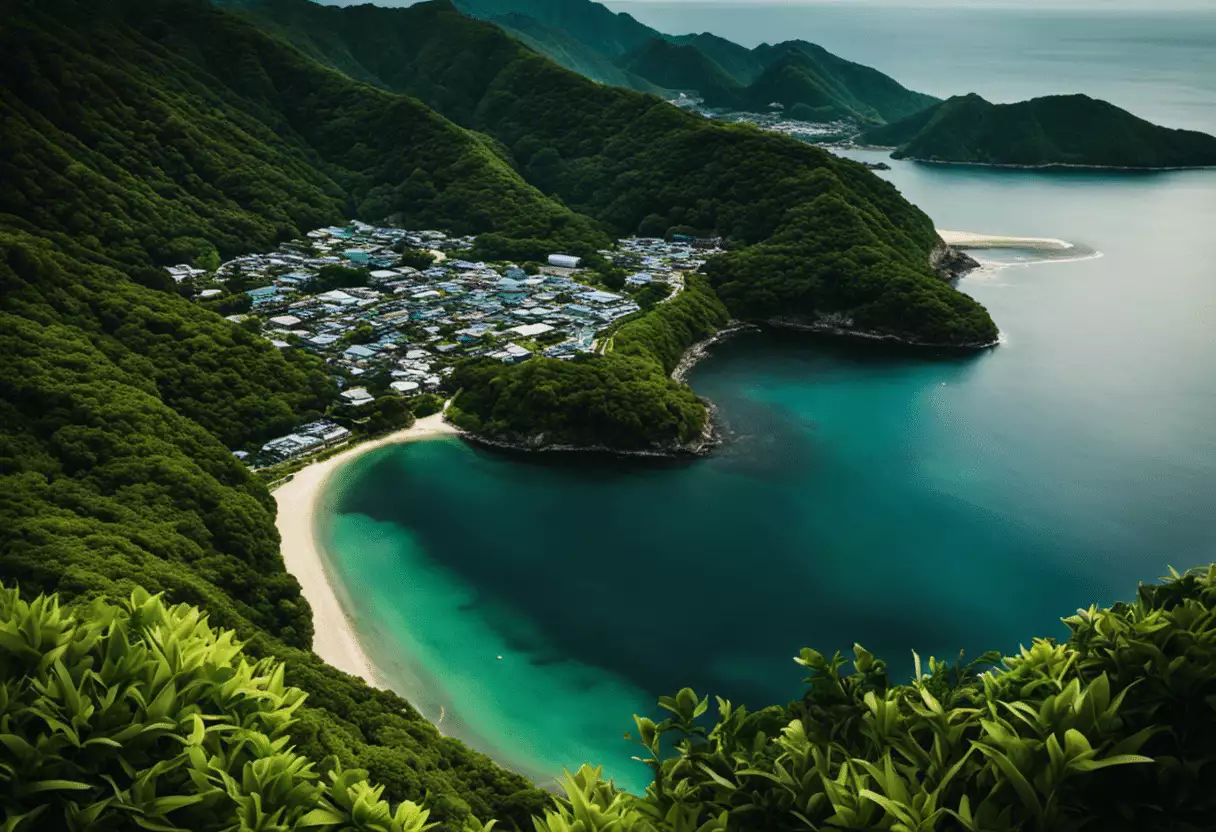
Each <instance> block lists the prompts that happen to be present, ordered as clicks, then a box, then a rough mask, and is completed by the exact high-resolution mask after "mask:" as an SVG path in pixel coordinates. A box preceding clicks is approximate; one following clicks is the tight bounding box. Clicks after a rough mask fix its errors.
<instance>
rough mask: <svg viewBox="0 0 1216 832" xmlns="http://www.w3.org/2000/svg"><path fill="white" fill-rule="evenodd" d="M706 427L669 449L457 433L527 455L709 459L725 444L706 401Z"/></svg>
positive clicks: (473, 440)
mask: <svg viewBox="0 0 1216 832" xmlns="http://www.w3.org/2000/svg"><path fill="white" fill-rule="evenodd" d="M705 407H706V411H707V412H706V419H705V427H703V428H702V429H701V435H700V436H699V437H698V438H697V439H695V440H694V441H692V442H687V443H682V444H680V443H672V444H670V445H667V446H654V447H651V448H635V449H626V448H612V447H609V446H608V445H566V444H549V443H547V442H546V441H545V435H544V434H543V433H539V434H535V435H532V436H511V437H504V436H484V435H482V434H479V433H474V432H472V431H469V430H465V429H464V428H457V429H456V433H457V434H458V435H459V436H460V437H461V438H462V439H466V440H468V441H469V442H473V443H474V444H477V445H484V446H485V447H487V448H496V449H498V450H501V451H522V452H525V453H600V454H611V455H612V456H622V457H647V458H651V459H685V458H692V457H699V456H705V455H707V454H708V453H710V451H712V450H713V449H714V448H716V447H717V446H718V445H720V444H722V440H721V438H720V437H719V436H718V432H717V431H716V430H715V429H714V407H713V405H712V404H711V403H709V402H706V403H705Z"/></svg>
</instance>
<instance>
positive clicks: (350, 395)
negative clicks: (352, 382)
mask: <svg viewBox="0 0 1216 832" xmlns="http://www.w3.org/2000/svg"><path fill="white" fill-rule="evenodd" d="M342 398H344V399H346V403H347V404H351V405H354V406H355V407H362V406H363V405H365V404H371V403H372V402H374V401H375V400H376V399H375V397H373V396H372V394H371V393H369V392H367V388H366V387H352V388H351V389H350V390H344V391H342Z"/></svg>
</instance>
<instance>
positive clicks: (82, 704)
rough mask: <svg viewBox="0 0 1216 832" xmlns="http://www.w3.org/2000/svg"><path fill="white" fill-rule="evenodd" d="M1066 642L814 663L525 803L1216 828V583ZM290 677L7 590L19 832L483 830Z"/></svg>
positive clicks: (585, 820)
mask: <svg viewBox="0 0 1216 832" xmlns="http://www.w3.org/2000/svg"><path fill="white" fill-rule="evenodd" d="M1065 623H1066V624H1067V625H1068V627H1069V628H1070V630H1071V631H1072V632H1071V635H1070V637H1069V639H1068V640H1067V641H1066V642H1065V643H1062V644H1059V643H1056V642H1055V641H1054V640H1051V639H1039V640H1035V641H1034V643H1033V644H1032V646H1031V647H1029V648H1023V650H1022V651H1021V653H1020V654H1019V655H1016V656H1011V657H1008V658H1005V659H1002V658H1001V657H1000V656H999V655H997V654H988V655H985V656H983V657H981V658H980V659H979V660H977V661H976V662H973V663H971V664H969V665H962V664H961V663H960V664H959V665H954V666H951V665H949V664H947V663H945V662H938V661H936V660H933V659H930V661H929V666H928V672H927V673H922V672H921V670H920V667H919V663H918V667H917V672H916V677H915V678H914V679H913V680H912V682H911V683H909V684H903V685H899V684H893V683H892V682H891V680H890V678H889V677H888V675H887V672H886V667H885V665H884V663H883V662H882V661H881V660H880V659H877V658H875V657H874V656H872V655H870V654H869V653H868V652H866V651H865V650H864V649H863V648H861V647H860V646H858V647H856V648H855V654H856V656H855V659H854V661H853V666H854V670H853V672H845V671H844V668H845V665H846V660H845V659H844V658H843V657H842V656H840V655H839V654H837V655H836V656H835V657H833V658H831V659H829V658H827V657H825V656H823V655H821V654H819V653H817V652H815V651H814V650H810V649H805V650H803V651H802V653H801V655H800V656H799V657H798V658H797V661H798V662H799V663H800V664H801V665H803V666H804V667H806V668H807V669H808V671H809V675H808V676H807V678H806V682H807V685H808V688H807V691H806V694H805V695H804V696H803V698H802V699H801V700H799V701H796V702H793V703H791V704H789V705H787V706H784V707H782V706H773V707H769V708H764V709H762V710H758V711H749V710H748V709H746V708H743V707H739V706H735V705H732V704H731V703H730V702H727V701H725V700H722V699H719V700H718V703H717V709H718V717H717V720H716V721H715V722H713V723H712V724H710V723H709V722H708V721H707V720H705V719H704V715H705V714H706V712H707V711H708V707H709V703H708V701H707V699H704V698H698V697H697V696H696V695H695V694H694V693H693V692H692V691H691V690H683V691H680V693H678V694H677V695H676V696H672V697H663V698H662V699H661V700H660V702H659V704H660V706H661V707H662V708H664V709H666V710H667V711H668V712H670V714H671V716H670V717H668V718H667V719H665V720H663V721H662V722H660V723H657V724H656V723H655V722H653V721H652V720H650V719H648V718H646V717H635V721H636V723H637V737H636V739H637V742H638V743H639V744H640V745H641V747H642V749H643V752H644V753H643V757H642V758H641V759H642V760H643V761H644V762H647V763H648V764H649V765H650V766H651V767H652V769H653V770H654V773H655V778H654V782H653V783H652V784H651V786H650V787H649V788H648V789H647V792H646V794H645V795H642V796H633V795H628V794H625V793H622V792H619V791H617V790H616V789H615V788H613V786H612V785H611V784H610V783H606V782H604V781H603V780H602V778H601V776H600V772H599V770H597V769H592V768H590V767H584V768H583V769H582V770H580V771H579V772H578V773H576V774H574V775H568V776H567V777H566V778H565V781H564V784H563V785H564V787H565V791H566V795H567V801H566V802H563V803H561V804H560V805H558V806H557V807H555V808H546V807H545V805H544V803H543V802H540V801H536V802H532V803H520V802H517V803H516V804H514V805H515V808H517V809H522V810H525V811H531V812H534V813H537V814H541V815H542V816H541V817H538V818H537V820H536V828H537V830H539V832H599V831H600V830H603V832H617V831H618V830H630V832H719V831H721V832H725V830H738V832H752V830H755V832H783V831H784V830H790V831H791V832H793V830H808V829H809V830H820V829H821V830H833V829H837V830H839V829H890V830H898V831H899V832H912V830H919V831H921V832H932V830H968V831H969V832H980V830H985V832H987V831H989V830H1082V829H1102V830H1110V829H1128V830H1132V829H1137V830H1138V829H1164V830H1177V832H1189V831H1190V830H1200V829H1206V828H1209V823H1208V821H1209V819H1210V816H1211V813H1212V811H1213V810H1216V788H1213V787H1214V786H1216V752H1213V750H1212V749H1213V748H1214V747H1216V705H1214V702H1216V639H1214V634H1216V565H1213V566H1211V567H1208V568H1207V569H1203V570H1195V571H1193V572H1191V573H1188V574H1186V575H1181V576H1179V575H1175V576H1174V578H1173V579H1171V580H1168V581H1166V582H1165V583H1163V584H1161V585H1157V586H1142V587H1141V589H1140V593H1139V598H1138V599H1137V600H1136V602H1134V603H1131V604H1119V605H1116V606H1115V607H1113V608H1112V609H1109V610H1098V609H1096V608H1090V609H1088V610H1081V611H1079V612H1078V613H1077V615H1075V616H1073V617H1071V618H1068V619H1066V620H1065ZM289 678H290V677H289V676H288V677H285V676H284V668H283V666H282V665H281V664H280V663H279V662H277V661H275V660H271V659H266V660H262V661H259V662H253V661H251V660H249V659H247V658H246V657H245V656H244V655H243V654H242V650H241V647H240V645H239V644H238V643H237V642H236V641H235V640H234V638H233V634H232V633H231V632H225V631H217V630H213V629H211V628H210V627H209V626H208V624H207V620H206V618H205V617H203V616H202V615H201V613H200V612H199V611H198V610H197V609H195V608H192V607H189V606H186V605H178V606H175V607H168V606H166V605H165V604H164V603H163V602H162V601H161V599H160V598H159V597H150V596H148V594H147V593H146V592H143V591H142V590H136V591H135V592H134V593H133V594H132V595H131V597H130V598H129V599H128V600H126V601H124V602H122V603H119V604H118V605H110V604H103V603H95V604H93V605H91V606H89V607H88V608H86V609H81V610H73V611H64V610H61V609H60V607H59V605H58V602H57V600H56V599H54V598H51V597H47V596H40V597H38V598H35V599H34V600H33V601H30V602H27V601H25V600H23V599H22V598H21V597H20V595H19V594H18V592H16V591H15V590H11V589H2V588H0V679H2V680H3V686H2V687H0V719H2V720H3V722H2V727H3V733H2V734H0V741H2V742H0V809H2V810H3V811H4V813H5V814H4V820H5V823H6V827H5V828H7V829H13V830H16V829H22V828H24V829H86V828H106V829H135V828H146V829H166V830H172V829H190V830H193V831H194V832H206V830H212V829H215V830H220V829H238V828H239V829H274V830H296V829H312V828H320V829H338V828H340V829H368V830H381V831H382V832H407V831H408V832H421V830H422V829H424V828H425V827H426V822H427V819H428V815H430V816H435V815H436V814H438V813H442V814H439V817H440V818H441V819H443V820H445V821H446V822H445V824H444V825H445V827H446V828H448V829H453V830H468V832H478V830H482V829H484V828H486V827H485V826H483V825H482V821H481V820H478V819H477V818H476V817H474V816H473V815H471V814H470V813H469V811H468V807H467V806H466V807H464V809H463V811H462V812H455V813H453V810H452V806H451V797H450V796H448V795H438V794H430V795H427V796H426V798H425V799H420V800H419V801H417V802H415V801H410V800H401V798H400V797H399V796H398V795H390V799H392V800H394V801H399V802H398V805H397V806H396V807H395V808H394V807H393V806H391V805H390V803H389V802H388V801H387V800H385V799H384V798H385V795H386V791H385V789H384V788H383V786H377V785H374V782H375V776H374V773H373V777H372V780H371V782H369V780H368V775H367V772H364V771H355V770H349V769H344V767H343V765H342V761H341V760H339V759H335V758H332V757H329V756H327V755H326V754H325V753H324V751H325V750H324V749H319V748H318V747H317V746H316V744H315V742H314V741H309V740H308V739H307V733H308V729H307V726H306V725H305V723H307V722H308V721H309V718H308V716H307V705H306V704H305V694H304V693H303V692H302V691H301V690H299V689H297V688H294V687H290V686H289V684H288V682H287V681H285V679H289ZM301 740H302V741H301ZM672 740H674V747H673V743H672ZM420 803H421V804H423V805H419V804H420ZM515 820H516V821H518V820H519V818H518V816H517V817H516V819H515Z"/></svg>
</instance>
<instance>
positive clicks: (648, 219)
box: [245, 0, 995, 345]
mask: <svg viewBox="0 0 1216 832" xmlns="http://www.w3.org/2000/svg"><path fill="white" fill-rule="evenodd" d="M284 9H287V10H288V11H289V13H284V12H283V10H284ZM245 13H246V14H249V15H251V16H252V18H253V19H255V20H258V21H265V25H266V26H268V27H269V28H272V29H273V30H274V31H276V32H278V33H279V34H280V35H282V36H284V37H288V38H290V39H291V40H292V42H293V43H297V44H300V45H301V47H302V48H307V49H309V50H310V54H315V55H317V56H318V57H320V58H323V59H327V60H331V62H332V63H333V65H335V66H340V65H341V64H342V62H345V61H346V60H347V59H348V56H350V55H354V54H358V56H359V61H360V66H361V69H360V72H361V73H363V74H364V75H366V76H374V77H376V78H379V79H380V80H381V82H382V83H384V84H385V85H386V86H388V87H389V88H390V89H393V90H395V91H398V92H404V93H407V94H409V95H412V96H415V97H417V98H419V99H421V100H422V101H423V102H425V103H426V104H428V105H430V106H432V107H434V108H435V109H436V110H438V111H439V112H441V113H443V114H444V115H445V116H448V117H449V118H451V119H452V120H453V121H455V122H457V123H459V124H462V125H464V126H466V127H468V128H471V129H474V130H477V131H479V132H483V133H486V134H489V135H490V136H492V137H493V138H494V139H496V140H498V141H499V142H500V143H501V144H502V146H503V147H504V148H505V150H506V152H507V154H508V155H509V157H510V158H511V159H512V160H513V162H514V164H515V166H516V167H517V169H518V170H519V171H520V172H521V173H522V174H523V175H524V177H525V178H526V179H527V180H528V181H529V182H530V183H532V184H533V185H535V186H536V187H537V188H539V189H540V190H542V191H544V192H545V193H548V194H553V195H556V196H558V197H560V198H561V200H562V202H563V203H564V204H565V205H567V206H569V207H570V208H572V209H574V210H576V211H578V212H581V213H583V214H586V215H589V216H592V217H594V218H595V219H597V220H599V221H600V222H602V223H604V224H605V225H606V226H607V227H608V228H610V229H612V230H613V231H614V232H616V233H618V234H628V233H634V232H636V230H637V229H638V228H639V227H640V226H641V225H642V223H643V222H645V223H646V225H647V227H671V226H675V225H685V226H689V227H691V228H693V229H696V230H698V231H702V232H705V233H717V234H720V235H723V236H725V237H729V238H731V239H732V241H734V242H735V243H736V244H737V245H738V246H739V249H738V251H736V252H732V253H731V254H728V255H727V256H725V257H723V258H719V260H718V261H717V262H716V264H715V268H714V270H712V271H711V272H710V275H711V280H712V282H713V285H714V288H715V289H716V290H717V291H718V292H719V293H720V294H721V295H722V298H723V300H725V301H726V303H727V305H728V307H730V308H731V311H732V312H734V313H735V314H746V315H748V316H749V317H767V316H770V315H773V314H777V313H781V314H787V315H799V314H801V315H807V316H814V315H816V314H818V313H821V312H827V311H836V312H845V313H847V314H848V315H849V316H850V317H852V319H853V320H854V321H855V322H856V325H857V326H858V327H859V328H863V329H872V330H881V331H887V332H890V333H892V334H896V335H900V336H901V337H905V338H907V339H908V340H914V341H921V342H933V343H945V344H960V345H962V344H979V343H988V342H990V341H992V339H993V338H994V337H995V327H994V326H993V325H992V323H991V321H990V319H989V318H988V316H987V314H986V313H985V312H984V311H983V310H982V308H980V307H979V305H978V304H976V303H975V302H974V301H972V300H971V299H970V298H968V297H966V296H964V295H962V294H961V293H959V292H957V291H955V290H954V289H952V288H951V287H949V286H948V285H947V284H946V283H944V282H943V281H941V280H940V279H938V278H937V277H936V276H935V275H934V274H933V273H932V271H931V269H930V268H929V267H928V265H927V264H928V261H929V259H930V256H931V254H932V252H933V251H934V249H935V247H936V246H937V245H938V240H937V236H936V233H935V232H934V230H933V225H932V222H931V221H930V220H929V218H928V217H926V216H925V215H924V214H923V213H921V212H920V211H919V210H917V209H916V208H915V207H913V206H911V205H909V204H908V203H907V202H906V201H904V200H903V199H902V198H901V197H900V196H899V194H898V193H897V192H896V191H895V189H894V187H892V186H891V185H890V184H889V183H887V182H885V181H883V180H881V179H879V178H877V177H875V176H873V175H872V174H870V173H869V172H868V171H866V170H864V168H863V167H862V166H860V165H858V164H855V163H853V162H849V161H847V160H842V159H839V158H837V157H835V156H832V155H831V154H829V153H827V152H826V151H823V150H820V149H818V148H814V147H810V146H808V145H806V144H804V143H801V142H797V141H794V140H791V139H788V138H785V137H782V136H778V135H773V134H769V133H762V132H760V131H757V130H755V129H753V128H750V127H747V126H744V125H724V124H719V123H715V122H712V121H710V120H707V119H704V118H701V117H698V116H696V115H693V114H688V113H684V112H680V111H679V110H677V109H675V108H673V107H670V106H668V105H666V104H665V103H663V102H661V101H659V100H657V99H655V98H653V97H650V96H644V95H639V94H637V93H635V92H631V91H628V90H622V89H614V88H609V87H603V86H598V85H595V84H591V83H588V82H587V81H586V80H585V79H582V78H580V77H578V76H576V75H574V74H573V73H570V72H566V71H564V70H562V69H561V68H560V67H557V66H555V65H554V64H552V63H550V62H549V61H547V60H544V59H543V58H541V57H539V56H538V55H536V54H535V53H533V52H532V51H531V50H528V49H526V48H524V47H522V46H521V45H520V44H518V43H516V42H514V41H512V40H511V39H510V38H508V37H506V36H504V35H503V34H502V33H501V32H500V31H499V30H498V29H496V28H494V27H493V26H488V25H486V24H483V23H480V22H478V21H473V20H469V19H468V18H465V17H463V16H461V15H460V14H459V13H458V12H456V10H455V9H454V8H453V7H452V6H451V5H450V4H448V3H446V2H443V1H442V0H437V2H429V3H420V4H418V5H415V6H412V7H409V8H406V9H387V8H378V7H374V6H361V7H357V8H349V9H338V8H333V7H322V6H316V5H311V4H309V3H307V2H306V0H260V2H259V3H257V4H256V5H254V6H251V7H249V8H247V9H246V12H245ZM455 43H459V44H462V45H463V48H464V54H465V56H466V57H465V58H463V59H462V60H460V61H454V60H453V52H452V44H455ZM331 53H332V55H333V58H332V59H329V58H328V57H327V56H328V55H329V54H331ZM810 229H816V231H814V232H811V231H810ZM828 229H831V230H830V231H828Z"/></svg>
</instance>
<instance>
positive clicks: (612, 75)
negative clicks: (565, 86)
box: [489, 13, 667, 95]
mask: <svg viewBox="0 0 1216 832" xmlns="http://www.w3.org/2000/svg"><path fill="white" fill-rule="evenodd" d="M489 22H491V23H493V24H494V25H495V26H497V27H499V28H500V29H502V30H503V31H504V32H506V33H507V34H508V35H510V36H511V37H513V38H515V39H516V40H518V41H520V42H521V43H524V44H527V45H528V46H530V47H532V49H534V50H535V51H537V52H539V53H540V54H542V55H544V56H545V57H546V58H548V59H549V60H551V61H553V62H554V63H556V64H558V65H559V66H564V67H565V68H566V69H568V70H570V71H571V72H577V73H578V74H579V75H582V76H583V77H585V78H588V79H590V80H592V81H595V82H597V83H600V84H610V85H611V86H614V87H625V88H627V89H631V90H639V91H641V92H653V93H656V94H659V95H663V94H666V92H667V91H666V90H664V89H663V87H662V85H661V84H658V83H656V82H654V81H652V80H647V79H646V78H643V77H641V76H640V75H635V74H634V73H632V72H630V71H629V70H628V68H624V69H622V68H621V67H620V66H618V65H617V63H616V62H615V61H613V60H612V59H611V58H609V57H608V56H607V55H605V54H603V53H602V52H599V51H598V50H596V49H591V48H589V47H587V46H586V45H585V44H584V43H582V42H581V41H579V40H577V39H575V38H574V37H572V36H571V35H569V34H567V33H566V32H565V30H563V29H559V28H557V27H554V26H549V25H547V24H544V23H541V22H540V21H538V20H536V19H535V18H532V17H527V16H526V15H522V14H515V13H512V14H506V15H502V16H501V17H493V18H489Z"/></svg>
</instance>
